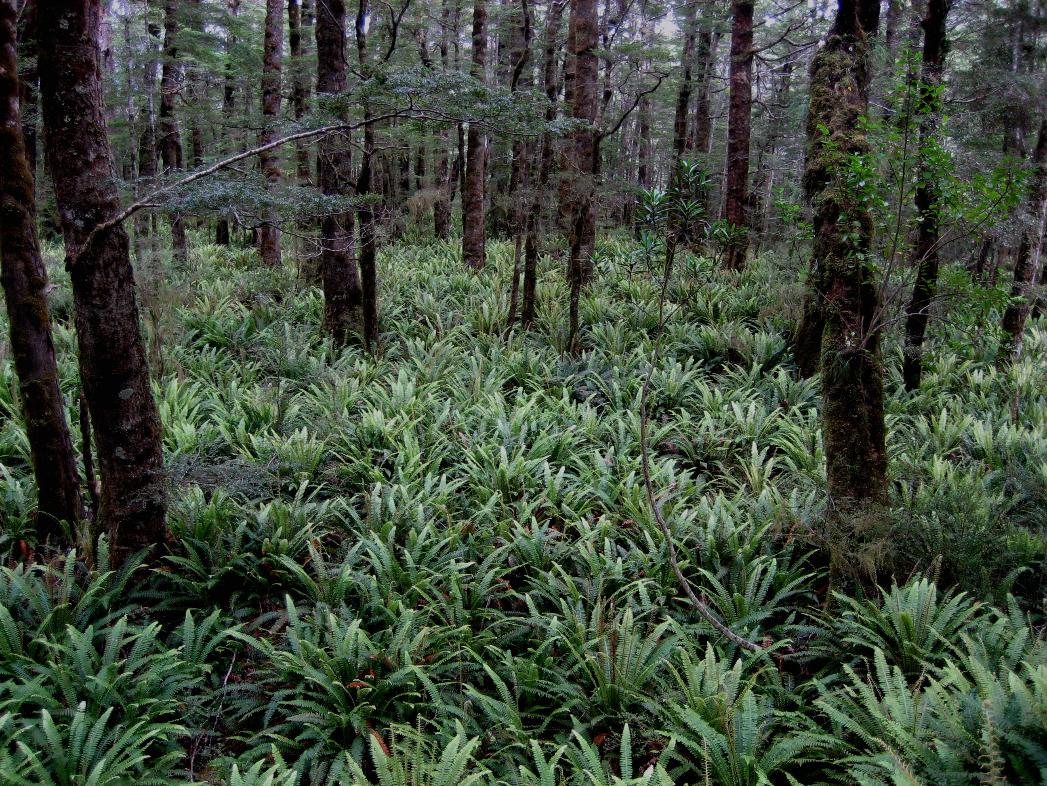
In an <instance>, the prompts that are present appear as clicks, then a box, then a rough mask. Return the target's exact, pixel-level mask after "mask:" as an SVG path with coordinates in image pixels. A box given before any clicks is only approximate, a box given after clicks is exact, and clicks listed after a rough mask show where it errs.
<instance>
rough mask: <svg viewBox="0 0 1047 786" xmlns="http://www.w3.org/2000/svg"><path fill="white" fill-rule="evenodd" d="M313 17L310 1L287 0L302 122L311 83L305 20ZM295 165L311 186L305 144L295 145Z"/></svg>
mask: <svg viewBox="0 0 1047 786" xmlns="http://www.w3.org/2000/svg"><path fill="white" fill-rule="evenodd" d="M311 16H312V11H311V7H310V5H309V3H308V0H302V2H299V0H287V42H288V44H289V46H290V49H291V58H292V63H291V107H292V109H293V111H294V119H295V120H298V121H301V119H302V118H303V117H305V113H306V108H307V107H306V105H307V103H308V101H309V83H308V81H307V80H306V79H305V74H304V73H303V71H304V70H305V63H304V61H303V56H304V54H305V45H304V43H303V42H304V41H305V40H306V39H305V37H304V36H303V35H302V33H303V30H302V28H303V26H304V25H303V18H305V19H308V18H309V17H311ZM295 164H296V169H297V175H298V182H299V183H301V184H302V185H309V183H310V182H312V167H310V165H309V148H308V147H307V146H306V145H304V144H298V145H295Z"/></svg>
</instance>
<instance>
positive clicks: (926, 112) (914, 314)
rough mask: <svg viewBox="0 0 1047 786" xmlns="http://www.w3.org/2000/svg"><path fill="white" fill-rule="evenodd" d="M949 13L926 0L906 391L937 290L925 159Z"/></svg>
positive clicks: (935, 215)
mask: <svg viewBox="0 0 1047 786" xmlns="http://www.w3.org/2000/svg"><path fill="white" fill-rule="evenodd" d="M948 14H949V0H928V2H927V13H926V15H925V16H924V18H923V23H922V26H923V63H922V65H921V67H920V72H921V73H920V85H919V99H918V101H919V103H918V105H917V112H918V114H919V116H920V147H919V153H918V155H919V156H920V162H919V175H918V178H917V182H918V185H917V187H916V197H915V202H916V215H917V219H916V223H917V234H916V246H915V248H914V249H913V263H914V266H915V268H916V281H915V283H914V284H913V290H912V299H911V300H910V301H909V308H908V309H907V311H906V319H905V360H904V362H903V365H902V378H903V379H904V380H905V389H906V390H916V389H917V388H918V387H920V378H921V377H922V376H923V341H924V337H925V336H926V334H927V321H928V319H929V317H930V308H931V302H932V301H933V299H934V296H935V293H936V292H937V290H938V242H939V235H940V223H941V216H940V215H939V210H940V209H939V206H938V196H939V193H938V192H939V186H938V183H937V182H936V181H935V178H936V173H935V172H934V163H933V161H932V160H929V156H930V154H931V147H932V145H934V144H935V143H936V139H937V135H938V126H939V124H940V122H941V112H942V100H941V84H942V75H943V73H944V71H945V55H946V53H947V52H948V46H949V45H948V41H947V40H946V37H945V36H946V34H945V24H946V17H947V16H948Z"/></svg>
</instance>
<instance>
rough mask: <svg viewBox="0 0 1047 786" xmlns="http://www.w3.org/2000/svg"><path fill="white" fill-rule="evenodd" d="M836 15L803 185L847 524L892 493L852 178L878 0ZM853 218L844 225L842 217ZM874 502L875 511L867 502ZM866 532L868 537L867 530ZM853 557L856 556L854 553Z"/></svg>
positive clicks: (838, 493) (816, 78) (816, 84)
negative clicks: (810, 212) (809, 216)
mask: <svg viewBox="0 0 1047 786" xmlns="http://www.w3.org/2000/svg"><path fill="white" fill-rule="evenodd" d="M838 2H839V5H838V10H837V14H836V20H835V22H834V23H833V27H832V29H831V30H830V31H829V35H828V38H827V39H826V41H825V43H824V44H823V45H822V47H821V48H820V49H819V51H818V54H817V55H816V56H815V58H814V61H813V63H812V66H811V90H810V95H811V99H810V108H809V110H808V116H807V139H808V148H807V162H806V168H805V171H804V184H805V187H806V191H807V197H808V199H809V200H810V202H811V204H812V205H813V206H814V254H813V257H814V266H813V267H814V275H813V277H812V278H813V281H812V286H813V294H812V298H811V299H812V301H813V302H815V303H817V304H818V305H819V306H820V308H819V311H820V319H821V321H822V323H823V325H824V330H823V334H822V335H821V336H820V339H821V370H822V400H823V404H822V418H823V430H824V435H825V437H824V439H825V452H826V460H827V475H828V491H829V498H830V500H831V504H832V505H833V506H834V509H835V511H837V513H838V514H839V517H838V518H836V519H835V520H837V521H843V520H845V519H847V517H854V518H853V519H852V525H854V526H858V525H857V524H856V523H855V522H856V521H867V520H869V519H868V517H869V516H870V515H875V506H878V505H880V504H882V503H885V502H886V498H887V455H886V448H885V427H884V413H883V366H882V362H881V358H880V346H879V344H880V335H879V327H878V324H877V322H878V320H879V319H880V318H881V308H882V306H881V303H880V300H879V290H878V288H877V286H876V282H875V281H874V280H873V273H872V270H871V268H870V267H869V265H868V261H867V256H868V253H869V250H870V248H871V247H872V236H873V219H872V215H871V213H870V210H869V207H868V206H867V205H866V204H865V203H864V202H863V201H862V200H861V199H860V198H859V196H858V195H856V194H853V193H852V192H851V191H850V190H849V188H848V183H847V180H846V178H847V171H848V163H849V160H850V158H851V157H852V156H854V155H862V154H865V153H867V152H868V150H869V143H868V139H867V136H866V132H865V130H864V127H863V125H862V119H863V118H864V117H865V116H866V115H867V113H868V109H869V82H870V74H869V62H868V60H869V50H870V47H871V40H870V39H871V38H872V36H874V35H875V32H876V27H877V24H878V18H879V12H880V6H879V0H858V1H857V2H852V0H838ZM844 215H846V217H847V220H846V222H845V221H844V220H843V216H844ZM870 505H871V506H874V507H869V506H870ZM867 534H868V533H867ZM849 556H853V555H849Z"/></svg>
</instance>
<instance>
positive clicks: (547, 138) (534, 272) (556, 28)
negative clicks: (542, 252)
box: [520, 0, 567, 327]
mask: <svg viewBox="0 0 1047 786" xmlns="http://www.w3.org/2000/svg"><path fill="white" fill-rule="evenodd" d="M566 5H567V0H552V2H551V3H550V4H549V11H548V14H547V15H546V22H545V38H544V42H543V47H544V51H543V53H542V87H543V89H544V90H545V101H546V104H545V122H546V124H549V123H551V122H552V121H553V120H555V119H556V96H557V92H558V85H557V81H558V74H557V71H558V69H557V56H556V45H557V40H558V38H559V35H560V27H561V25H562V23H563V11H564V8H565V7H566ZM554 145H555V142H554V140H553V136H552V134H551V133H550V132H548V131H545V132H543V133H542V139H541V143H540V152H539V155H538V182H537V183H536V184H535V187H534V200H533V202H532V203H531V209H530V211H529V212H528V214H527V239H526V241H525V243H524V270H523V302H522V303H521V306H520V321H521V323H522V324H523V326H524V327H530V326H531V324H532V323H533V322H534V315H535V309H536V303H535V291H536V289H537V286H538V228H539V223H540V219H541V215H542V211H543V206H544V203H545V198H546V191H547V190H548V187H549V178H550V176H551V175H552V168H553V154H554V152H555V147H554Z"/></svg>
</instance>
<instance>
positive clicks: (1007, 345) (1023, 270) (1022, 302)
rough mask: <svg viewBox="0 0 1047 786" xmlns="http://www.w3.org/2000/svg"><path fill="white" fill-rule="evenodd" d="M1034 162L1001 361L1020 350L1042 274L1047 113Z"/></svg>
mask: <svg viewBox="0 0 1047 786" xmlns="http://www.w3.org/2000/svg"><path fill="white" fill-rule="evenodd" d="M1032 166H1033V171H1032V175H1031V176H1030V182H1029V195H1028V207H1027V214H1028V217H1029V220H1030V222H1031V223H1032V227H1031V228H1030V229H1026V230H1025V231H1024V232H1023V233H1022V238H1021V241H1020V242H1019V244H1018V251H1017V253H1016V254H1015V257H1014V282H1013V283H1012V285H1011V302H1010V304H1009V305H1008V306H1007V310H1006V311H1004V313H1003V332H1004V340H1003V343H1002V344H1001V345H1000V355H999V359H1000V362H1001V363H1007V362H1010V361H1012V360H1014V359H1016V358H1017V357H1018V356H1019V355H1020V354H1021V351H1022V341H1023V339H1024V336H1025V323H1026V321H1027V320H1028V318H1029V312H1030V311H1031V310H1032V306H1033V302H1034V301H1035V299H1036V298H1035V297H1034V292H1033V290H1034V288H1035V287H1034V285H1035V283H1036V280H1037V278H1039V275H1040V266H1041V263H1042V259H1041V252H1042V250H1043V233H1044V231H1045V229H1047V116H1045V117H1043V118H1042V119H1041V121H1040V132H1039V134H1037V137H1036V148H1035V149H1034V150H1033V155H1032Z"/></svg>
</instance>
